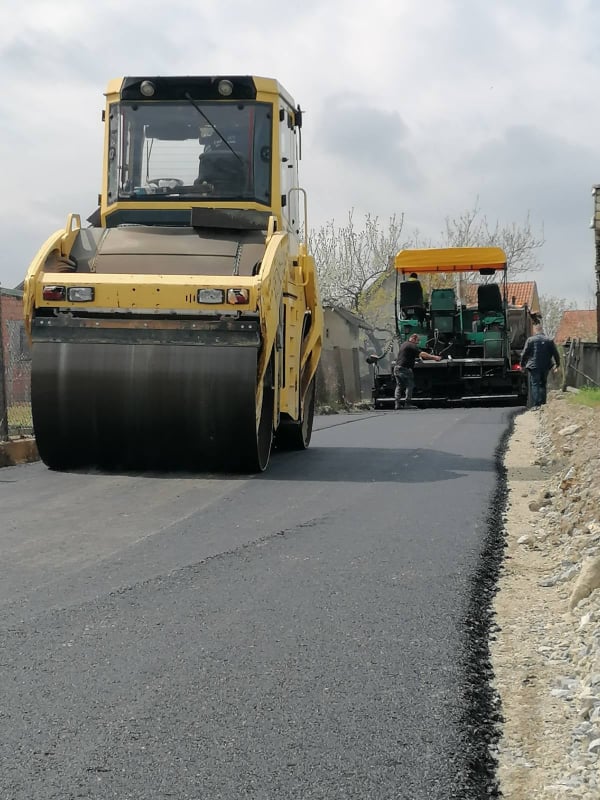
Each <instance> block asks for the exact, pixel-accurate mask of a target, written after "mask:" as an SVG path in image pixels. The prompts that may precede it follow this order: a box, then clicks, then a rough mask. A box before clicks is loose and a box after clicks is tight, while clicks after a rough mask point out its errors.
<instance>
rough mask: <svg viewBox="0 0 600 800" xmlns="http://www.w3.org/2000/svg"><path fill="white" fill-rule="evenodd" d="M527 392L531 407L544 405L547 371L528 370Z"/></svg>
mask: <svg viewBox="0 0 600 800" xmlns="http://www.w3.org/2000/svg"><path fill="white" fill-rule="evenodd" d="M527 372H528V373H529V390H530V392H531V395H530V399H531V405H532V406H534V407H535V406H543V405H545V404H546V384H547V382H548V370H547V369H528V370H527Z"/></svg>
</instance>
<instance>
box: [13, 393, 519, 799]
mask: <svg viewBox="0 0 600 800" xmlns="http://www.w3.org/2000/svg"><path fill="white" fill-rule="evenodd" d="M512 416H513V410H511V409H498V408H495V409H494V408H474V409H444V410H425V411H408V410H407V411H402V412H398V413H394V412H377V413H374V412H373V413H364V414H358V415H346V416H338V415H336V416H331V417H318V418H317V419H316V426H315V427H316V430H315V433H314V437H313V442H312V445H311V447H310V449H309V450H308V451H306V452H304V453H285V454H284V453H281V454H275V455H274V457H273V458H272V461H271V464H270V466H269V469H268V471H267V472H266V473H264V474H262V475H259V476H254V477H251V478H248V479H242V478H240V477H239V476H214V475H211V476H206V475H197V476H194V475H182V476H177V475H164V476H161V475H155V474H152V475H141V476H140V475H120V476H106V475H101V474H87V473H83V474H81V473H53V472H50V471H48V470H47V469H46V468H45V467H44V466H43V465H42V464H34V465H27V466H23V467H14V468H8V469H4V470H2V471H1V473H0V520H2V522H1V523H0V524H1V525H2V529H1V530H0V550H1V551H2V552H3V553H4V558H3V564H2V566H1V567H0V579H1V580H0V675H1V686H2V699H1V702H0V797H1V798H2V800H55V799H56V800H70V799H71V798H102V799H104V798H118V800H127V798H131V799H132V800H146V799H147V800H155V799H156V800H162V799H163V798H176V799H177V800H221V799H223V800H238V799H240V798H252V800H287V798H294V800H309V798H310V799H312V798H315V799H318V800H322V799H324V798H327V799H328V800H329V799H331V800H346V799H348V800H349V799H350V798H352V799H353V800H354V798H356V800H367V799H369V798H374V799H375V798H376V799H377V800H392V799H393V798H394V799H395V798H398V799H400V798H401V799H402V800H454V799H456V800H471V798H472V799H473V800H475V799H476V798H477V799H479V798H488V797H493V796H496V795H497V786H496V783H495V778H494V772H493V769H494V763H493V759H492V757H491V756H490V754H489V746H490V745H493V743H494V741H495V738H496V735H497V731H496V727H495V721H496V720H497V708H496V700H495V697H494V694H493V692H492V690H491V689H490V686H489V678H490V671H489V664H488V661H487V655H488V653H487V638H488V636H489V633H490V627H491V624H492V623H491V621H490V618H489V604H490V602H491V598H492V596H493V592H494V586H495V580H496V577H497V572H498V569H499V565H500V560H501V557H502V522H501V520H502V513H503V502H504V489H505V486H504V477H503V471H502V467H501V463H500V456H501V453H502V448H503V446H504V444H503V443H504V441H505V438H506V435H507V432H508V430H509V428H510V425H511V421H512ZM99 487H103V490H102V491H100V490H99ZM2 586H4V588H2Z"/></svg>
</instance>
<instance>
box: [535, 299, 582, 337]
mask: <svg viewBox="0 0 600 800" xmlns="http://www.w3.org/2000/svg"><path fill="white" fill-rule="evenodd" d="M575 308H576V306H575V303H574V302H573V301H572V300H565V298H564V297H555V296H554V295H550V294H543V295H541V296H540V312H541V316H542V325H543V326H544V332H545V333H546V335H547V336H551V337H554V336H555V335H556V331H557V330H558V326H559V325H560V321H561V320H562V318H563V314H564V313H565V311H575Z"/></svg>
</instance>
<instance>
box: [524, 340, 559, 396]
mask: <svg viewBox="0 0 600 800" xmlns="http://www.w3.org/2000/svg"><path fill="white" fill-rule="evenodd" d="M552 362H554V370H555V371H556V370H557V369H558V367H559V366H560V356H559V354H558V348H557V347H556V345H555V344H554V340H553V339H551V338H550V337H549V336H546V335H545V334H544V331H543V329H542V326H541V325H534V326H533V336H530V337H529V339H527V341H526V342H525V347H524V348H523V352H522V353H521V369H526V370H527V373H528V375H529V386H530V389H531V405H532V406H533V408H539V407H540V406H543V405H544V404H545V403H546V384H547V381H548V373H549V372H550V369H551V367H552Z"/></svg>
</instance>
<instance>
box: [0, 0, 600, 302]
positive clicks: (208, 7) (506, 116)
mask: <svg viewBox="0 0 600 800" xmlns="http://www.w3.org/2000/svg"><path fill="white" fill-rule="evenodd" d="M228 73H229V74H234V75H235V74H237V75H246V74H253V75H262V76H265V77H273V78H277V79H278V80H279V81H280V82H281V83H282V84H283V85H284V86H285V87H286V88H287V90H288V91H289V92H290V94H291V95H292V96H293V97H294V98H295V100H296V102H298V103H300V104H301V106H302V107H303V108H304V109H305V110H306V115H305V117H304V127H303V160H302V163H301V165H300V166H301V183H302V184H303V185H304V187H305V188H306V189H307V191H308V194H309V224H310V225H311V226H312V227H313V228H314V227H318V226H320V225H323V224H325V223H326V222H328V221H329V220H332V219H333V220H334V221H335V222H336V223H339V224H343V223H344V222H345V221H346V219H347V215H348V212H349V210H351V209H354V216H355V221H359V222H360V221H361V220H362V219H363V218H364V215H365V214H366V213H370V214H373V215H377V216H379V217H380V219H381V220H382V223H383V224H385V222H386V221H387V219H388V218H389V216H390V215H392V214H397V215H400V214H403V215H404V220H405V222H404V225H405V228H404V231H405V233H406V235H407V238H408V237H410V234H411V232H412V231H413V230H415V229H418V230H419V232H420V234H421V236H423V237H426V238H431V239H432V240H435V239H439V238H440V236H441V233H442V231H443V229H444V226H445V218H446V217H455V216H457V215H460V214H461V213H463V212H465V211H467V210H469V209H471V208H473V207H474V206H475V204H476V203H477V204H478V206H479V208H480V209H481V213H482V214H484V215H485V216H486V217H487V219H488V222H489V223H491V224H494V225H495V223H496V221H498V222H499V223H500V224H501V225H510V224H512V223H517V224H520V223H524V221H525V219H526V218H527V215H528V214H529V215H530V221H531V225H532V228H533V231H534V233H536V234H539V235H540V236H541V235H542V233H543V236H544V238H545V244H544V247H543V248H542V249H541V250H540V252H539V259H540V261H541V262H542V264H543V268H542V270H541V271H540V272H538V273H536V274H532V275H531V279H534V280H536V281H537V283H538V288H539V291H540V293H541V294H551V295H557V296H562V297H565V298H566V299H570V300H573V301H575V302H576V303H578V305H579V307H581V308H586V307H590V303H591V302H592V299H593V292H594V263H595V255H594V241H593V232H592V231H591V229H590V227H589V224H590V219H591V216H592V213H593V203H592V196H591V188H592V186H593V185H594V184H595V183H600V103H598V92H599V89H600V2H598V0H427V1H426V2H424V0H368V1H367V2H365V0H343V2H342V1H341V0H319V1H318V2H317V1H316V0H303V2H299V3H292V2H286V1H285V0H277V2H276V0H252V2H249V0H161V1H160V2H156V1H155V0H96V2H93V3H92V2H90V1H89V0H60V2H59V1H58V0H26V2H25V0H1V4H0V74H1V75H2V77H3V81H2V92H1V95H0V131H1V135H0V163H1V165H2V183H3V191H2V192H1V193H0V225H1V231H0V232H1V236H2V256H1V257H0V283H2V285H4V286H15V285H17V284H18V283H19V282H20V281H21V280H22V279H23V277H24V275H25V272H26V270H27V267H28V265H29V262H30V260H31V259H32V257H33V256H34V255H35V252H36V251H37V249H38V248H39V247H40V246H41V244H42V243H43V242H44V240H45V239H46V238H47V237H48V236H49V235H50V234H51V233H53V232H54V231H55V230H57V229H58V228H60V227H62V226H63V225H64V220H65V218H66V215H67V214H68V213H69V212H71V211H72V212H77V213H80V214H81V215H82V216H83V217H87V216H88V215H89V214H90V213H91V212H92V211H93V209H94V208H95V206H96V198H97V195H98V192H99V190H100V171H101V163H102V124H101V122H100V113H101V109H102V107H103V103H104V97H103V92H104V90H105V88H106V85H107V83H108V81H109V79H110V78H114V77H120V76H123V75H146V74H147V75H149V76H151V75H213V74H228Z"/></svg>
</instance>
